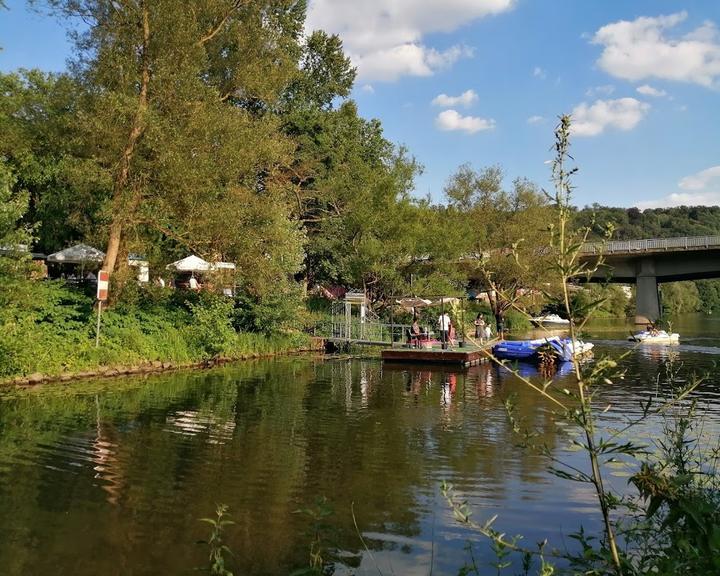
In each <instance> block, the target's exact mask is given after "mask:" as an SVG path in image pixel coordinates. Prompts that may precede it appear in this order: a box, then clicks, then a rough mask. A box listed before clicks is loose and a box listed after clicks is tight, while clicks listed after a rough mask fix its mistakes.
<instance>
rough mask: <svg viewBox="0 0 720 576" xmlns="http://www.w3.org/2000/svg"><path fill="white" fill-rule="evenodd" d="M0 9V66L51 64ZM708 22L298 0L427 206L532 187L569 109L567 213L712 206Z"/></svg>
mask: <svg viewBox="0 0 720 576" xmlns="http://www.w3.org/2000/svg"><path fill="white" fill-rule="evenodd" d="M8 4H9V8H10V10H9V11H4V12H0V45H2V46H3V48H4V51H3V52H0V70H3V71H8V70H13V69H15V68H18V67H26V68H30V67H39V68H42V69H46V70H62V69H63V68H64V62H65V59H66V58H67V57H68V55H69V53H70V46H69V44H68V42H67V40H66V38H65V33H64V31H63V30H62V28H61V27H60V26H59V25H57V24H56V23H55V22H54V21H53V20H51V19H49V18H45V17H42V16H40V15H37V14H33V13H30V12H28V11H27V10H26V8H25V3H24V2H22V1H19V0H10V2H9V3H8ZM717 25H720V2H716V1H714V0H713V1H708V0H685V1H675V0H633V1H623V2H621V1H606V0H582V1H581V0H311V2H310V9H309V16H308V28H310V29H314V28H323V29H325V30H327V31H328V32H333V33H338V34H340V36H341V37H342V38H343V40H344V43H345V48H346V51H347V52H348V54H349V55H350V56H351V57H352V59H353V62H354V63H355V64H356V65H357V67H358V81H357V84H356V88H355V91H354V94H353V98H355V99H356V100H357V102H358V104H359V107H360V111H361V113H362V114H363V115H364V116H366V117H377V118H380V119H381V120H382V122H383V125H384V126H385V130H386V135H387V136H388V137H389V138H390V139H391V140H393V141H395V142H398V143H400V144H404V145H405V146H407V148H408V149H409V150H410V152H411V153H412V154H413V155H414V156H415V157H416V158H417V159H418V160H419V161H420V162H421V163H422V164H423V165H424V166H425V172H424V174H423V175H422V176H421V177H420V178H419V179H418V181H417V189H416V193H417V194H418V195H422V196H424V195H426V194H430V195H431V196H432V198H433V199H434V200H437V201H441V200H442V198H443V187H444V185H445V182H446V181H447V179H448V177H449V176H450V175H451V174H452V173H453V172H454V171H455V170H456V169H457V167H458V166H459V165H460V164H462V163H465V162H470V163H471V164H472V165H473V166H475V167H476V168H482V167H484V166H489V165H493V164H499V165H500V166H502V167H503V169H504V171H505V173H506V175H507V179H508V185H509V184H510V181H511V180H512V179H513V178H515V177H517V176H524V177H527V178H530V179H531V180H533V181H535V182H537V183H538V184H540V185H541V186H544V187H548V186H549V185H550V184H549V181H548V177H549V167H548V165H547V164H545V161H546V160H548V159H549V158H551V157H552V153H551V152H550V147H551V146H552V142H553V134H552V132H553V127H554V123H555V119H556V117H557V115H558V114H561V113H573V117H574V121H575V134H574V138H573V142H574V144H573V153H574V156H575V158H576V161H577V164H578V166H579V167H580V173H579V174H578V176H577V178H576V184H577V190H576V192H575V198H574V200H575V203H576V204H578V205H581V206H582V205H586V204H591V203H593V202H598V203H600V204H605V205H613V206H640V207H652V206H671V205H679V204H686V205H689V204H708V205H716V204H720V139H719V138H718V136H717V133H716V132H717V127H718V126H720V105H719V104H720V102H719V100H718V97H719V96H720V33H719V32H718V29H717V28H716V26H717ZM443 95H444V96H443Z"/></svg>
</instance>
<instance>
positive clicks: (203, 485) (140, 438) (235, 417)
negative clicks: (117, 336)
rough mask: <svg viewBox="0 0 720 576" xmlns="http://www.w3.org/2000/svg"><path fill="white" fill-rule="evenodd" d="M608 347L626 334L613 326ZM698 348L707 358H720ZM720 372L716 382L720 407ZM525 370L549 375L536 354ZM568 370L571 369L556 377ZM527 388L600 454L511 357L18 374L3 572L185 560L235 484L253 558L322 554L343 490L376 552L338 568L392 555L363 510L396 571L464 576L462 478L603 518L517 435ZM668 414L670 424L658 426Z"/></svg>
mask: <svg viewBox="0 0 720 576" xmlns="http://www.w3.org/2000/svg"><path fill="white" fill-rule="evenodd" d="M596 350H597V352H596V357H598V358H599V357H602V356H603V355H604V354H607V353H615V352H617V349H616V348H615V347H614V346H613V344H612V343H611V344H609V345H603V344H600V345H598V346H597V348H596ZM653 353H654V352H653ZM662 354H664V352H663V353H662ZM679 354H680V362H684V363H685V364H687V365H692V366H693V367H697V368H699V369H701V370H704V369H708V368H710V367H711V366H712V362H713V360H714V359H715V358H714V357H713V356H711V355H709V354H697V353H693V352H687V351H683V350H682V346H681V347H680V352H679ZM664 357H665V356H657V357H655V356H653V355H652V354H648V353H647V352H644V351H642V350H638V351H631V354H630V356H629V357H628V358H627V359H626V361H625V364H624V366H625V368H626V371H627V376H626V379H625V380H624V381H622V382H618V383H615V384H613V385H612V386H610V385H608V387H607V388H606V389H603V390H601V391H600V392H599V399H598V400H599V402H603V403H606V404H609V405H610V406H611V407H612V408H611V410H609V411H608V412H607V413H606V414H603V416H602V417H603V425H605V426H607V427H611V426H615V427H620V426H622V425H623V423H624V422H625V421H626V419H627V418H630V417H632V416H633V415H636V414H637V413H638V411H639V410H640V407H639V398H640V397H641V396H642V395H644V394H645V393H646V392H654V390H655V388H656V386H657V385H658V384H657V382H658V381H657V379H656V376H657V374H658V371H659V369H660V368H661V366H660V364H661V360H662V359H663V358H664ZM714 374H715V375H714V376H713V377H712V378H711V380H710V382H709V384H708V385H707V386H706V387H705V388H704V389H703V390H701V391H699V392H698V393H697V396H696V397H698V398H701V399H702V400H703V401H704V402H706V403H707V404H709V405H711V406H713V407H717V406H718V404H720V395H718V377H717V375H716V373H714ZM524 375H526V376H527V377H529V378H531V379H533V381H535V382H538V383H542V382H544V377H543V376H541V375H539V374H538V373H537V371H536V370H535V369H532V370H531V369H530V368H529V367H528V368H527V369H526V370H525V372H524ZM565 378H567V375H566V374H565V373H564V372H563V371H562V370H560V371H559V372H558V373H556V374H554V375H553V382H555V383H556V384H557V385H558V386H562V385H563V384H564V382H565V380H564V379H565ZM660 385H662V382H660ZM510 396H513V397H514V403H515V411H516V414H515V416H516V418H517V419H518V421H520V422H522V423H523V426H525V427H527V428H528V429H532V430H535V431H537V433H538V436H537V440H538V443H542V444H544V445H545V446H547V447H548V449H549V450H550V451H552V452H553V453H554V454H556V455H558V457H563V458H567V459H568V461H570V462H572V463H573V464H575V465H577V466H581V467H582V466H584V465H585V464H584V462H583V460H582V458H581V456H580V455H578V454H577V453H573V452H570V451H567V450H566V448H565V447H566V446H567V436H568V435H571V434H573V431H572V430H571V429H569V428H568V427H567V426H558V419H557V418H558V417H557V414H556V413H555V412H554V410H553V408H552V407H551V406H549V405H547V404H546V403H545V402H544V401H543V400H542V399H541V398H539V397H538V396H537V395H536V394H535V393H532V392H531V391H529V390H528V388H527V387H526V386H525V385H524V384H523V383H522V382H520V381H519V380H518V379H517V378H516V377H515V376H514V375H513V374H511V373H510V372H508V371H507V370H505V369H503V368H500V367H498V366H495V365H492V364H481V365H479V366H473V367H471V368H469V369H447V368H442V367H440V368H436V367H427V366H406V365H401V366H393V365H383V364H381V363H380V362H378V361H375V360H346V359H342V360H328V359H312V358H296V359H285V360H280V361H273V362H270V361H268V362H257V363H246V364H241V365H237V366H228V367H224V368H221V369H217V370H214V371H209V372H202V373H190V374H174V375H165V376H157V377H151V378H148V379H137V380H135V379H133V380H126V381H114V382H112V383H102V382H98V383H87V382H85V383H82V384H79V385H77V386H70V387H63V388H58V387H47V388H44V389H42V388H38V389H34V390H32V391H21V392H18V393H17V394H15V395H14V396H12V397H5V398H3V399H2V405H1V406H0V407H1V408H2V410H0V525H2V526H3V532H4V534H3V539H1V540H0V566H2V567H3V569H2V572H3V574H9V575H16V574H17V575H20V574H40V573H53V574H57V573H59V574H63V573H68V574H77V575H79V576H82V575H85V574H87V575H90V574H98V573H104V574H130V573H132V574H157V573H168V574H176V573H184V572H187V571H188V570H190V569H192V568H194V567H197V566H202V565H204V562H205V561H206V554H205V550H204V549H202V548H200V547H198V546H196V545H195V544H194V542H196V541H197V540H200V539H203V538H205V537H206V536H207V534H206V532H207V530H206V527H205V526H204V525H202V524H201V523H199V522H197V519H198V518H201V517H205V516H208V515H210V514H212V512H213V510H214V509H215V504H216V503H217V502H223V503H227V504H228V505H229V506H230V508H231V513H232V516H233V519H234V520H235V522H236V524H234V525H232V526H230V527H229V528H228V533H227V535H226V538H227V542H228V543H229V545H230V546H231V548H232V549H233V551H234V553H235V557H236V559H237V566H235V569H236V572H237V573H242V574H283V573H289V572H290V571H291V570H292V569H293V568H297V567H299V566H303V565H306V564H307V562H308V551H309V543H310V540H311V539H312V537H311V536H310V535H309V532H311V522H310V521H309V520H308V518H307V516H304V515H302V514H297V513H295V512H296V511H297V510H299V509H305V508H312V507H313V505H314V503H315V502H316V500H317V499H318V498H319V497H326V498H327V499H328V502H329V503H330V505H331V507H332V508H333V510H334V514H333V515H332V517H331V520H330V522H331V524H332V528H333V534H334V538H333V540H334V543H335V546H334V547H335V548H337V550H339V551H340V552H339V553H340V554H341V555H343V556H344V557H346V558H347V559H348V562H350V561H352V562H357V563H359V564H360V568H358V569H352V570H351V569H347V570H345V572H343V570H344V569H343V568H342V567H338V573H350V572H352V573H364V571H369V572H373V573H376V572H377V570H376V567H375V565H374V563H373V560H372V559H371V558H370V557H369V556H368V555H367V554H366V553H365V552H364V548H363V545H362V543H361V542H360V539H359V537H358V535H357V531H356V528H355V522H357V526H358V527H359V529H360V531H361V533H362V534H363V535H364V538H365V540H366V541H367V543H368V545H369V546H370V547H371V549H372V550H373V554H374V557H375V559H376V560H377V561H378V562H379V563H380V566H381V569H382V570H383V572H385V573H393V571H394V572H395V573H398V574H399V573H403V574H408V573H415V572H422V573H428V572H429V569H430V563H431V562H432V563H433V570H432V571H433V573H435V574H457V572H458V569H459V568H460V566H461V565H462V563H463V561H464V557H465V556H464V554H465V553H464V547H465V542H466V540H467V539H468V538H469V537H471V536H472V535H471V534H469V533H468V532H466V531H465V530H464V529H463V528H462V527H460V526H458V525H457V523H456V522H455V521H454V519H453V517H452V512H451V511H450V510H449V508H448V506H447V503H446V502H445V501H444V499H443V498H442V496H441V495H440V493H439V486H440V483H441V482H442V481H443V480H447V481H450V482H452V483H453V484H454V485H455V487H456V490H457V491H458V493H459V494H460V496H461V497H462V498H463V499H467V500H468V502H469V504H470V505H471V506H472V507H473V509H475V510H476V517H477V518H478V519H482V518H484V517H487V516H492V515H494V514H499V519H498V523H497V526H496V527H497V528H498V529H500V530H502V531H506V532H508V533H509V534H514V533H516V532H518V531H522V532H523V534H524V535H525V537H526V539H527V540H528V541H533V540H536V539H537V540H539V539H542V538H544V537H546V536H549V537H550V538H551V539H554V542H555V543H556V544H558V545H560V544H561V543H562V542H563V540H562V539H561V538H562V534H563V533H567V532H568V531H569V530H572V529H574V528H576V527H578V526H579V525H580V524H583V525H584V526H585V527H586V529H589V530H591V529H592V528H593V526H595V525H597V522H598V520H599V518H598V517H597V514H596V511H595V507H594V502H593V499H592V493H591V492H589V491H587V490H586V489H585V488H584V487H578V486H577V485H574V484H571V483H568V482H565V481H561V480H558V479H557V478H555V477H553V476H551V475H550V474H548V473H547V471H546V464H547V463H546V461H545V460H544V459H543V458H542V457H540V456H539V455H538V454H537V453H534V452H532V451H527V450H522V449H520V448H518V447H517V443H518V440H519V439H518V437H517V435H516V434H515V433H514V431H513V426H512V425H511V423H510V422H509V420H508V418H507V414H506V412H505V408H504V406H503V401H504V400H506V399H507V398H509V397H510ZM715 425H716V421H714V420H712V419H710V420H709V422H708V426H707V427H706V430H707V431H708V433H710V434H712V433H715V432H717V427H713V426H715ZM657 432H658V423H657V422H650V423H648V424H647V425H646V426H644V427H643V428H642V429H640V430H639V431H638V434H642V435H646V436H647V437H648V438H650V439H652V438H653V435H654V436H655V437H657ZM618 482H619V483H620V485H621V486H624V485H625V484H626V479H625V478H623V477H621V476H620V475H618ZM352 511H354V518H353V512H352ZM99 549H102V550H103V551H104V553H103V554H102V555H98V554H96V553H95V551H97V550H99ZM37 550H42V551H43V553H42V554H38V553H37ZM485 552H486V551H485ZM480 554H481V555H480V558H483V557H484V556H483V555H482V554H483V552H482V551H481V553H480ZM352 559H354V560H352Z"/></svg>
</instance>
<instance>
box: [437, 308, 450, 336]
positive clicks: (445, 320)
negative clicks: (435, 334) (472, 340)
mask: <svg viewBox="0 0 720 576" xmlns="http://www.w3.org/2000/svg"><path fill="white" fill-rule="evenodd" d="M438 330H440V340H442V341H443V342H447V341H448V330H450V316H448V314H447V312H446V313H445V314H440V317H439V318H438Z"/></svg>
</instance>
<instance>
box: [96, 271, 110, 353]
mask: <svg viewBox="0 0 720 576" xmlns="http://www.w3.org/2000/svg"><path fill="white" fill-rule="evenodd" d="M97 280H98V284H97V301H98V314H97V329H96V330H95V348H99V347H100V317H101V316H102V306H103V302H105V300H107V298H108V289H109V288H110V273H109V272H108V271H107V270H100V271H99V272H98V279H97Z"/></svg>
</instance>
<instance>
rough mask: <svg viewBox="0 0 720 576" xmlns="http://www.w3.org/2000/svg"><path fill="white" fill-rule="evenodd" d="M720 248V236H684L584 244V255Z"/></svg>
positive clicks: (582, 251)
mask: <svg viewBox="0 0 720 576" xmlns="http://www.w3.org/2000/svg"><path fill="white" fill-rule="evenodd" d="M717 247H720V236H683V237H681V238H648V239H646V240H613V241H612V242H604V243H603V242H588V243H587V244H583V246H582V248H581V249H580V252H581V253H582V254H633V253H637V252H658V251H663V250H691V249H695V248H717Z"/></svg>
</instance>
